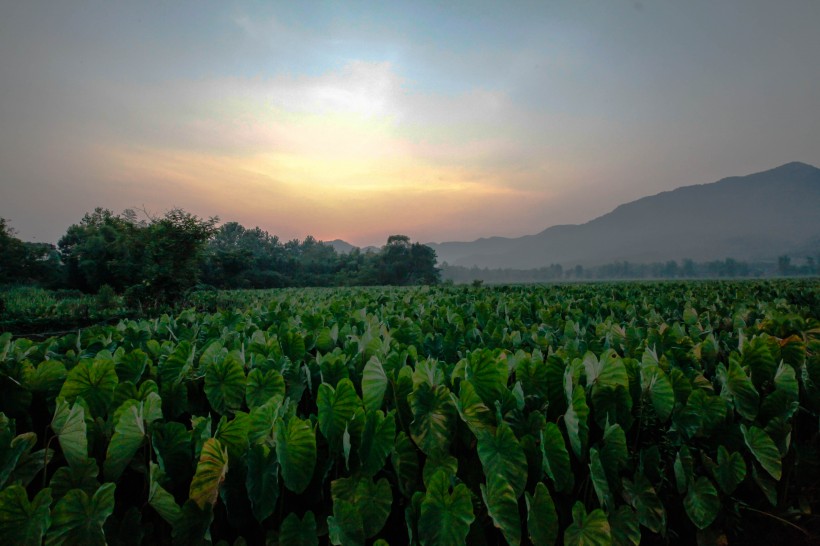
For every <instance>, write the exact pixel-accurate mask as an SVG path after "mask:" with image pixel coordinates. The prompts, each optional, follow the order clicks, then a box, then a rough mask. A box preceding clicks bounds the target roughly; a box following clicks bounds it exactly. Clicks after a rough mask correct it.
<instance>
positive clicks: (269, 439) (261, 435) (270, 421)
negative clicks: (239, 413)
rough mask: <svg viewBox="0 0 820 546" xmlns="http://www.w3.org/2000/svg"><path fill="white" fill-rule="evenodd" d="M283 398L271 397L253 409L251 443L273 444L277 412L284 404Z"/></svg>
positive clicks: (250, 422) (249, 439)
mask: <svg viewBox="0 0 820 546" xmlns="http://www.w3.org/2000/svg"><path fill="white" fill-rule="evenodd" d="M282 400H283V399H282V398H280V397H276V398H271V399H270V400H268V401H267V402H265V403H264V404H262V405H261V406H259V407H257V408H256V409H253V410H251V414H250V421H249V426H248V429H249V432H248V441H249V442H250V443H251V444H262V443H268V444H271V445H272V444H273V434H274V426H273V425H274V423H275V422H276V414H277V412H278V411H279V408H280V407H281V406H282Z"/></svg>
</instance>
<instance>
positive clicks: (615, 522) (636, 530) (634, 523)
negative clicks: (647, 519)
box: [609, 505, 641, 546]
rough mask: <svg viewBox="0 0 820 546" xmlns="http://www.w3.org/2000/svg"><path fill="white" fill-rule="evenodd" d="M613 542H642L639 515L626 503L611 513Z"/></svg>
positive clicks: (634, 545) (626, 545)
mask: <svg viewBox="0 0 820 546" xmlns="http://www.w3.org/2000/svg"><path fill="white" fill-rule="evenodd" d="M609 527H610V531H611V532H612V544H614V545H615V546H638V544H640V543H641V527H640V523H638V516H637V515H635V512H634V511H633V510H632V508H630V507H629V506H626V505H621V506H619V507H618V509H617V510H615V511H614V512H610V514H609Z"/></svg>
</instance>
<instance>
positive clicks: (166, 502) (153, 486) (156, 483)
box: [148, 463, 182, 526]
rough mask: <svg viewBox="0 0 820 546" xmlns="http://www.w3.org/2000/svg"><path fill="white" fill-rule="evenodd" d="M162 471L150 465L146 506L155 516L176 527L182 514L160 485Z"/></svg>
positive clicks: (169, 494)
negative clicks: (155, 513) (148, 506)
mask: <svg viewBox="0 0 820 546" xmlns="http://www.w3.org/2000/svg"><path fill="white" fill-rule="evenodd" d="M163 477H164V476H163V472H162V469H161V468H160V467H159V466H157V465H156V464H154V463H150V470H149V480H150V481H149V487H148V504H150V505H151V507H152V508H153V509H154V510H156V511H157V514H159V515H160V517H162V519H164V520H165V521H166V522H168V524H169V525H171V526H174V525H176V523H177V521H178V520H179V518H180V515H181V514H182V510H180V508H179V505H177V503H176V501H175V500H174V496H173V495H171V493H169V492H168V491H167V490H166V489H165V488H164V487H162V484H161V483H160V482H161V480H162V479H163Z"/></svg>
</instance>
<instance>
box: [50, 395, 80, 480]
mask: <svg viewBox="0 0 820 546" xmlns="http://www.w3.org/2000/svg"><path fill="white" fill-rule="evenodd" d="M51 429H52V430H53V431H54V433H55V434H57V439H58V441H59V442H60V448H61V449H62V451H63V456H64V457H65V459H66V461H68V464H70V465H71V466H72V467H75V466H80V465H82V464H83V463H84V462H85V460H86V459H88V437H87V434H86V424H85V410H84V409H83V407H82V405H80V404H79V403H77V402H74V405H73V406H70V407H69V403H68V402H67V401H66V400H65V399H63V398H57V408H56V409H55V410H54V417H53V418H52V420H51Z"/></svg>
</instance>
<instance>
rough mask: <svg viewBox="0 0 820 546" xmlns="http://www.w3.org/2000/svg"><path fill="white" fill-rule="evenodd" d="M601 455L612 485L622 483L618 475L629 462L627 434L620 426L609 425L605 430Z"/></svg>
mask: <svg viewBox="0 0 820 546" xmlns="http://www.w3.org/2000/svg"><path fill="white" fill-rule="evenodd" d="M600 454H601V462H602V463H603V465H604V470H605V471H606V475H607V478H608V479H609V481H610V483H616V484H617V483H620V479H619V478H618V474H619V473H620V472H621V470H623V469H624V468H626V466H627V463H628V462H629V452H628V450H627V447H626V434H625V433H624V429H622V428H621V426H620V425H618V424H615V425H609V426H607V427H605V428H604V445H603V446H602V447H601V450H600Z"/></svg>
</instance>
